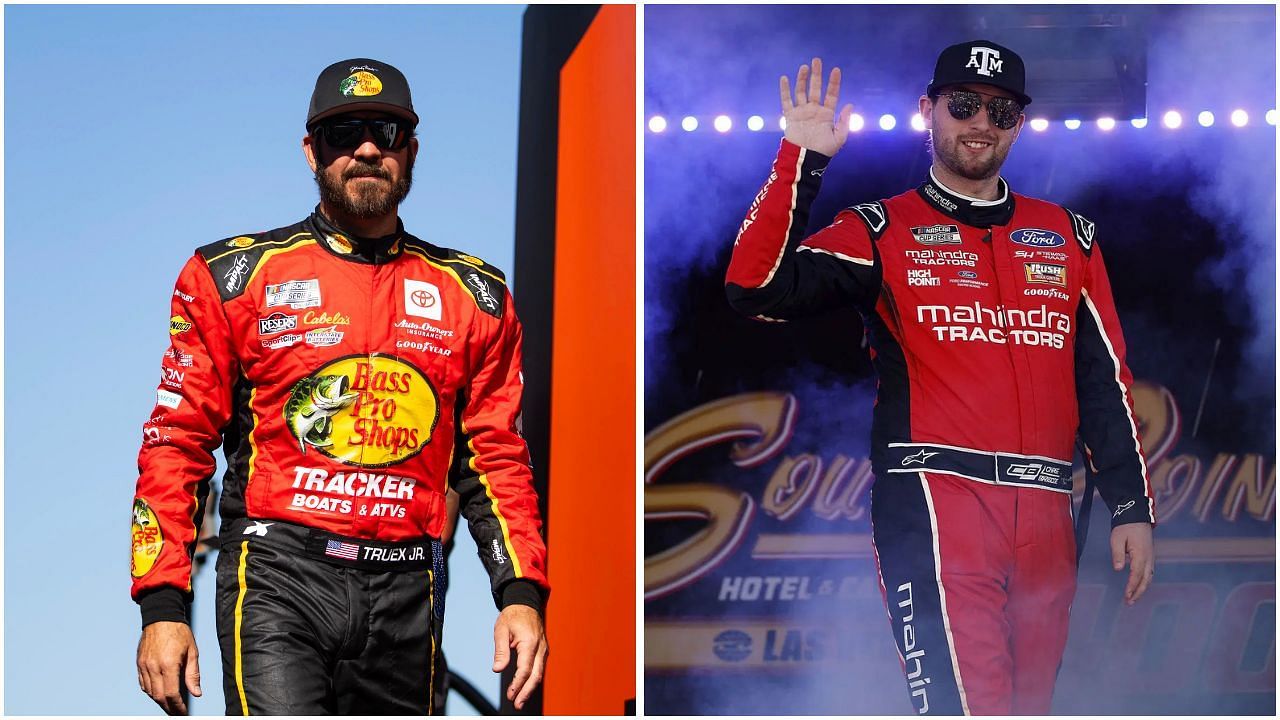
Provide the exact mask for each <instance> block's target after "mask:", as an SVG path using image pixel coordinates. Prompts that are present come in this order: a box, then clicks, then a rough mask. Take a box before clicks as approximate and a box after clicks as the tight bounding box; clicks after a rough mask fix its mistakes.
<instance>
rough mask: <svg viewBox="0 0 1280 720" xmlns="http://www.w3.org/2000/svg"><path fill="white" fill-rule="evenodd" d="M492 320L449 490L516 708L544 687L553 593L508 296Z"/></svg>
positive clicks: (498, 666)
mask: <svg viewBox="0 0 1280 720" xmlns="http://www.w3.org/2000/svg"><path fill="white" fill-rule="evenodd" d="M504 301H505V302H504V303H503V306H502V308H503V309H502V311H501V317H499V318H489V317H482V318H481V320H482V321H484V320H493V321H494V322H493V323H490V324H491V325H493V327H492V332H491V333H490V334H489V335H488V337H487V341H486V343H485V347H484V349H483V354H482V355H481V356H480V358H479V361H478V363H479V364H478V366H477V367H476V369H475V371H474V372H473V374H472V377H471V378H470V381H469V382H468V385H467V389H466V390H465V392H464V394H463V397H462V398H460V401H459V413H458V435H457V439H456V445H455V448H454V465H453V468H452V472H451V473H450V484H451V486H452V487H453V489H454V490H456V491H457V493H458V495H459V501H460V509H461V512H462V515H463V516H464V517H465V518H466V519H467V527H468V529H469V530H470V531H471V536H472V537H473V538H475V541H476V547H477V548H478V549H479V553H480V559H481V561H482V562H483V563H484V566H485V569H486V570H488V572H489V578H490V582H491V586H492V590H493V597H494V601H495V602H496V603H497V605H498V607H499V608H501V610H502V612H501V614H500V615H499V616H498V621H497V623H496V624H495V626H494V645H495V647H494V668H493V669H494V672H501V671H502V670H503V669H505V668H506V666H507V664H508V662H509V661H510V655H511V651H512V650H513V649H514V650H515V652H516V673H515V677H514V679H513V680H512V683H511V686H510V687H509V688H508V689H507V693H506V695H507V699H508V700H511V701H513V702H514V703H515V706H516V707H517V708H520V707H522V706H523V705H524V703H525V701H526V700H527V699H528V697H529V695H530V694H531V693H532V692H533V691H534V690H535V689H536V688H537V686H538V685H539V683H541V681H542V675H543V670H544V667H545V664H546V656H547V640H546V634H545V631H544V628H543V622H542V607H543V604H544V603H545V601H546V598H547V595H548V593H549V591H550V588H549V585H548V583H547V576H546V567H547V561H546V556H547V550H546V545H545V543H544V542H543V539H542V535H541V528H542V520H541V517H540V515H539V512H538V498H537V495H536V493H535V491H534V489H533V474H532V471H531V470H530V468H529V450H528V447H527V446H526V444H525V441H524V438H522V437H521V436H520V433H519V428H518V424H519V417H520V402H521V397H522V394H523V389H524V380H523V376H522V374H521V328H520V321H519V320H518V319H517V318H516V315H515V308H514V305H515V304H514V302H513V301H512V298H511V294H510V293H509V292H506V293H505V297H504Z"/></svg>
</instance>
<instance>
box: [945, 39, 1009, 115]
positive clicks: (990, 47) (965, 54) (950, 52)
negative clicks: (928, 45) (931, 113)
mask: <svg viewBox="0 0 1280 720" xmlns="http://www.w3.org/2000/svg"><path fill="white" fill-rule="evenodd" d="M961 83H983V84H986V85H994V86H996V87H998V88H1001V89H1003V90H1008V91H1009V92H1011V93H1013V94H1014V96H1015V97H1016V98H1017V99H1018V102H1020V103H1022V104H1023V105H1030V104H1031V96H1029V95H1027V92H1026V90H1027V68H1026V66H1025V65H1023V64H1022V58H1021V57H1019V56H1018V53H1016V52H1014V51H1012V50H1010V49H1009V48H1007V47H1005V46H1003V45H997V44H996V43H993V42H991V41H989V40H970V41H969V42H962V43H960V44H958V45H952V46H951V47H949V48H947V49H946V50H943V51H942V54H941V55H939V56H938V64H937V65H935V66H934V68H933V81H932V82H930V83H929V87H928V88H927V89H926V91H925V93H926V94H927V95H933V94H934V93H935V92H938V91H939V90H941V89H942V88H943V87H945V86H947V85H959V84H961Z"/></svg>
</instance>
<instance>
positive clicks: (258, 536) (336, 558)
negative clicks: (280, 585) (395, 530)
mask: <svg viewBox="0 0 1280 720" xmlns="http://www.w3.org/2000/svg"><path fill="white" fill-rule="evenodd" d="M242 540H249V541H251V542H255V543H258V542H261V543H266V544H269V545H272V546H275V547H279V548H281V549H283V550H286V551H289V552H293V553H296V554H298V555H306V556H309V557H313V558H315V559H317V560H320V561H323V562H327V563H330V564H333V565H341V566H343V567H353V568H357V569H360V570H371V571H375V572H389V571H401V572H402V571H412V570H429V569H431V568H432V558H433V557H435V556H436V555H437V554H438V553H439V552H440V541H439V540H437V539H435V538H433V537H420V538H413V539H410V540H400V541H396V542H386V541H381V540H367V539H365V538H354V537H346V536H343V535H334V534H333V533H328V532H325V531H323V530H317V529H315V528H309V527H304V526H302V525H294V524H292V523H286V522H281V521H279V520H255V519H252V518H237V519H235V520H232V521H230V522H227V523H223V526H222V530H221V532H220V537H219V541H220V542H221V544H222V545H223V546H226V545H228V544H232V543H237V542H240V541H242Z"/></svg>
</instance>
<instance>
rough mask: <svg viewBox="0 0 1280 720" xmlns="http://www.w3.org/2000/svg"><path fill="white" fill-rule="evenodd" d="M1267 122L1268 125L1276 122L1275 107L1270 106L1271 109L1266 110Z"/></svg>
mask: <svg viewBox="0 0 1280 720" xmlns="http://www.w3.org/2000/svg"><path fill="white" fill-rule="evenodd" d="M1267 124H1268V125H1275V124H1276V111H1275V108H1272V109H1270V110H1268V111H1267Z"/></svg>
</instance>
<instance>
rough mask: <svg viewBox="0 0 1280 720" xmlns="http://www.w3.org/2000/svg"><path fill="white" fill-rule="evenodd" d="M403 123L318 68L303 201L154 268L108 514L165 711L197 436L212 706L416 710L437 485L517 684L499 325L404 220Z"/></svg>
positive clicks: (194, 525) (488, 306)
mask: <svg viewBox="0 0 1280 720" xmlns="http://www.w3.org/2000/svg"><path fill="white" fill-rule="evenodd" d="M357 85H359V87H361V88H363V89H362V90H361V91H360V92H350V90H351V88H352V87H353V86H357ZM373 90H377V92H373ZM416 123H417V116H416V114H414V113H413V111H412V105H411V103H410V100H409V91H408V84H407V82H405V80H404V77H403V75H401V74H400V73H399V71H398V70H396V69H395V68H393V67H391V66H389V65H386V64H385V63H380V62H377V61H374V60H369V59H355V60H350V61H344V62H341V63H336V64H334V65H333V66H330V67H329V68H327V69H326V70H325V71H324V72H323V73H321V75H320V78H319V80H318V81H317V88H316V92H315V95H313V99H312V106H311V112H310V114H309V117H308V122H307V126H308V136H307V138H306V139H305V140H304V147H305V149H306V151H307V156H308V159H309V160H310V161H311V164H312V169H313V170H314V171H315V173H316V178H317V181H318V183H319V184H320V187H321V205H320V207H318V208H317V210H316V212H315V213H313V214H312V215H311V216H310V217H308V218H306V219H305V220H303V221H301V222H299V223H296V224H294V225H291V226H288V227H284V228H280V229H277V230H272V231H269V232H265V233H256V234H251V235H243V236H237V237H233V238H230V239H226V240H220V241H218V242H214V243H210V244H208V245H205V246H203V247H201V248H199V249H198V250H197V251H196V252H195V255H194V256H193V257H192V258H191V259H190V260H188V261H187V263H186V265H185V267H184V268H183V269H182V271H181V273H180V274H179V276H178V281H177V285H176V288H175V289H174V292H173V298H172V307H171V318H170V321H169V335H170V340H171V343H170V346H169V349H168V350H167V351H166V353H165V357H164V359H163V361H162V365H161V370H162V373H161V378H160V386H159V389H158V391H157V402H156V406H155V409H154V410H153V412H152V414H151V418H150V419H149V420H148V421H147V423H146V424H145V426H144V433H143V434H144V441H143V446H142V450H141V452H140V454H139V468H140V477H139V478H138V484H137V493H136V495H135V498H134V510H133V564H132V575H133V591H132V594H133V597H134V598H135V600H137V602H138V603H139V605H140V606H141V611H142V620H143V625H144V629H143V641H142V644H141V645H140V647H139V680H140V683H141V684H142V686H143V689H144V691H146V692H147V693H148V694H149V695H151V696H152V697H153V698H154V699H155V700H156V701H157V702H158V703H160V704H161V705H162V707H164V708H165V709H166V710H167V711H169V712H174V713H181V712H185V710H186V708H185V706H184V705H183V703H182V702H181V700H180V698H179V697H178V683H177V678H178V677H182V678H183V679H184V680H185V682H186V684H187V685H188V687H190V688H191V690H192V692H193V693H194V694H197V695H198V694H199V692H200V690H199V679H198V678H199V675H198V670H196V656H195V645H194V641H192V640H191V637H190V630H189V629H187V626H186V623H187V622H189V618H188V617H187V612H186V604H187V602H189V599H190V596H191V570H192V563H191V558H192V553H193V549H194V547H193V546H194V543H195V540H196V538H197V535H198V529H199V528H198V524H199V519H200V518H201V516H202V513H203V508H202V507H201V503H202V501H203V498H204V497H205V495H206V491H207V486H208V483H209V480H210V478H211V476H212V475H213V472H214V468H215V464H214V458H213V454H212V453H213V451H214V450H215V448H217V446H218V445H219V444H220V443H225V448H226V456H227V472H226V476H225V479H224V483H223V492H222V496H221V507H220V510H221V517H222V526H221V532H220V535H221V543H222V551H221V553H220V554H219V558H218V603H217V604H218V609H217V613H218V632H219V640H220V645H221V647H222V651H223V669H224V688H225V691H226V703H227V711H228V713H235V714H241V713H243V714H249V713H250V712H252V713H254V714H317V713H324V714H330V713H342V714H349V713H379V714H382V713H393V714H428V713H429V712H430V711H431V707H432V697H431V693H432V685H433V682H432V681H433V675H434V674H435V673H436V671H437V668H436V658H437V649H438V644H439V642H440V638H441V634H440V630H441V623H442V622H443V616H444V612H443V608H444V605H443V592H442V591H443V587H444V585H445V580H444V577H443V576H442V572H443V558H442V555H441V548H440V542H439V539H440V537H441V534H442V530H443V528H444V524H445V521H446V516H447V512H446V502H445V497H446V493H447V492H448V490H449V489H450V487H452V488H453V489H454V490H456V491H457V493H458V494H459V496H460V504H461V512H462V514H463V515H464V516H465V517H466V518H467V521H468V525H469V527H470V530H471V533H472V535H473V536H474V538H475V540H476V543H477V545H478V547H479V551H480V557H481V560H482V561H483V563H484V565H485V567H486V569H487V570H488V571H489V575H490V577H491V580H492V590H493V597H494V600H495V603H496V604H497V605H498V607H499V608H501V609H502V613H501V615H500V616H499V620H498V624H497V627H496V629H495V640H496V643H497V645H498V647H497V648H496V653H495V665H499V666H505V665H506V663H507V658H508V657H509V655H510V652H511V648H512V647H515V648H516V649H517V650H518V652H519V654H520V657H519V658H518V670H517V673H516V678H515V680H514V681H513V683H512V684H511V687H510V689H509V690H508V693H507V696H508V698H509V699H513V700H515V702H516V704H517V706H520V705H523V703H524V702H525V700H526V699H527V697H528V694H529V693H530V692H532V690H533V689H534V687H536V686H537V684H538V682H539V681H540V679H541V674H542V665H543V662H544V661H545V655H546V642H545V637H544V636H543V631H542V622H541V618H540V612H541V608H542V604H543V601H544V599H545V596H546V594H547V592H548V585H547V579H546V549H545V546H544V544H543V540H542V537H541V535H540V529H541V521H540V518H539V512H538V506H537V498H536V496H535V494H534V491H533V488H532V478H531V473H530V469H529V457H528V451H527V448H526V445H525V442H524V440H523V438H521V436H520V434H519V431H518V424H519V413H520V402H521V394H522V385H523V379H522V375H521V369H520V368H521V327H520V323H519V321H518V319H517V318H516V315H515V312H514V306H513V301H512V297H511V294H510V293H509V291H508V290H507V288H506V284H505V281H504V279H503V275H502V273H501V272H499V271H498V270H497V269H496V268H494V267H492V266H490V265H488V264H487V263H485V262H484V261H482V260H480V259H479V258H476V257H473V256H471V255H467V254H465V253H462V252H458V251H455V250H450V249H447V248H443V247H439V246H437V245H433V244H431V243H428V242H426V241H424V240H421V239H418V238H416V237H414V236H413V235H410V234H409V233H407V232H405V231H404V226H403V223H401V222H400V221H399V219H398V217H397V214H396V207H397V205H398V204H399V202H400V201H401V200H402V199H403V197H404V195H405V194H406V193H407V192H408V187H409V182H410V177H411V168H412V162H413V155H414V154H415V153H416V150H417V140H416V138H412V137H411V135H412V127H413V125H415V124H416ZM370 133H372V135H371V134H370ZM348 228H349V229H348Z"/></svg>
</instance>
